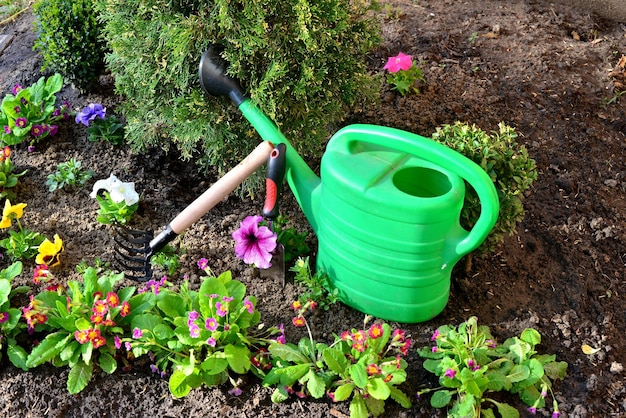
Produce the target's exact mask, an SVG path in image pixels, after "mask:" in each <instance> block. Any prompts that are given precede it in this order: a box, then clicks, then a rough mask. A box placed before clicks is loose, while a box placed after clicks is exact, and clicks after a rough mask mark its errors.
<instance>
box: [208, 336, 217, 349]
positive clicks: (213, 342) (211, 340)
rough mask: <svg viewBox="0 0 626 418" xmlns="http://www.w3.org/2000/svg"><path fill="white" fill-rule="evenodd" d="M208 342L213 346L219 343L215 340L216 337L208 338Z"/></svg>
mask: <svg viewBox="0 0 626 418" xmlns="http://www.w3.org/2000/svg"><path fill="white" fill-rule="evenodd" d="M206 343H207V344H208V345H210V346H211V347H215V345H216V344H217V341H215V338H213V337H210V338H209V339H207V340H206Z"/></svg>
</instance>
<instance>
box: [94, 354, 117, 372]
mask: <svg viewBox="0 0 626 418" xmlns="http://www.w3.org/2000/svg"><path fill="white" fill-rule="evenodd" d="M98 364H99V365H100V368H101V369H102V370H103V371H104V372H105V373H108V374H112V373H113V372H114V371H115V370H117V361H115V359H114V358H113V356H111V355H110V354H109V353H100V358H99V359H98Z"/></svg>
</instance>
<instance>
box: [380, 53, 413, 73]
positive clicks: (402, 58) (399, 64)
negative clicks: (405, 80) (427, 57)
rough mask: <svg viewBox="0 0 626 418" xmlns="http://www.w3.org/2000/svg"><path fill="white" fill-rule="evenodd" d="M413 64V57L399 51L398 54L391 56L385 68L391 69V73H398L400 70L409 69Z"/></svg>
mask: <svg viewBox="0 0 626 418" xmlns="http://www.w3.org/2000/svg"><path fill="white" fill-rule="evenodd" d="M412 65H413V57H412V56H411V55H405V54H403V53H402V52H399V53H398V55H397V56H395V57H389V59H388V60H387V64H385V66H384V67H383V69H384V70H389V72H390V73H397V72H398V71H400V70H403V71H407V70H408V69H410V68H411V66H412Z"/></svg>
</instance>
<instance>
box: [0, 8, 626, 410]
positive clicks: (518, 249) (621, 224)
mask: <svg viewBox="0 0 626 418" xmlns="http://www.w3.org/2000/svg"><path fill="white" fill-rule="evenodd" d="M383 4H384V9H383V12H382V13H381V14H380V19H381V22H382V27H383V30H384V38H385V41H384V44H383V45H382V47H381V48H379V49H378V50H376V51H374V52H373V53H372V54H371V55H370V56H369V57H368V59H369V62H370V66H371V70H372V71H373V72H380V71H382V67H383V65H384V62H385V60H386V57H388V56H391V55H396V54H397V53H398V52H400V51H401V52H404V53H406V54H410V55H413V57H414V59H416V60H417V61H418V62H419V63H420V67H421V68H422V69H423V70H424V76H425V79H426V81H425V83H424V85H423V89H422V93H421V94H419V95H410V96H405V97H402V96H399V95H398V94H396V93H394V92H391V91H390V90H389V88H388V87H386V86H383V87H382V88H381V102H380V103H379V104H378V105H376V106H371V107H367V108H363V109H359V110H358V111H356V112H354V114H352V115H350V117H349V120H348V121H347V122H351V123H352V122H359V123H373V124H379V125H385V126H392V127H395V128H400V129H404V130H407V131H411V132H415V133H418V134H421V135H423V136H429V135H430V134H431V133H432V132H433V131H434V130H435V128H436V127H437V126H440V125H442V124H447V123H453V122H455V121H457V120H458V121H463V122H469V123H474V124H476V125H477V126H479V127H481V128H482V129H484V130H486V131H490V130H493V129H496V127H497V124H498V123H499V122H501V121H502V122H505V123H506V124H508V125H510V126H513V127H515V128H516V130H517V132H518V133H519V134H520V138H518V140H519V142H520V143H522V144H524V145H525V146H526V147H527V148H528V150H529V153H530V154H531V156H532V157H533V158H534V159H535V160H536V162H537V166H538V170H539V177H538V179H537V181H536V182H535V184H534V187H533V188H532V190H531V191H530V192H529V193H527V195H526V196H525V201H524V204H525V208H526V218H525V220H524V221H523V223H522V224H521V225H520V226H519V230H518V233H517V234H516V235H514V236H511V237H509V238H508V239H507V240H506V242H505V243H504V244H503V245H502V246H501V247H500V248H499V249H498V250H497V251H496V252H495V253H493V254H491V255H489V256H487V257H485V258H483V259H475V260H474V262H473V264H472V268H471V271H470V272H469V273H468V274H463V273H461V272H457V273H455V274H454V276H453V280H452V287H451V296H450V301H449V304H448V305H447V307H446V308H445V310H444V311H443V313H441V314H440V315H439V316H437V317H436V318H435V319H433V320H431V321H428V322H427V323H422V324H413V325H408V326H405V328H406V329H408V330H409V332H410V334H411V335H412V337H413V338H414V340H415V344H416V346H418V347H420V346H423V345H427V344H428V338H429V336H430V334H431V333H432V332H433V330H434V329H435V328H437V327H438V326H440V325H443V324H446V323H453V324H458V323H460V322H462V321H464V320H466V319H467V318H468V317H469V316H471V315H476V316H477V317H478V319H479V322H480V323H481V324H484V325H488V326H490V327H491V328H492V330H493V331H494V334H495V335H496V336H497V337H498V338H499V339H501V340H504V339H506V338H508V337H510V336H513V335H514V334H515V333H519V332H520V331H521V330H522V329H523V328H525V327H527V326H532V327H535V328H536V329H537V330H539V331H540V333H541V334H542V336H543V340H542V344H541V345H540V350H541V351H542V352H544V353H552V354H556V355H557V359H558V360H562V361H566V362H567V363H568V364H569V368H568V371H569V375H568V377H567V378H566V380H565V381H563V382H559V383H557V385H556V386H555V393H556V397H557V399H558V400H559V402H560V403H561V409H562V411H563V412H564V415H566V416H569V417H619V416H626V387H625V385H624V383H623V382H624V372H623V371H622V365H623V364H624V363H625V362H626V344H624V335H625V333H626V316H625V315H626V301H625V299H624V297H625V295H626V274H625V270H626V269H625V267H626V247H625V246H624V240H625V238H626V202H625V196H626V179H625V177H626V118H625V116H624V113H625V107H624V103H626V102H625V101H624V99H620V98H619V97H616V93H618V91H619V89H623V88H624V84H623V83H625V78H626V77H625V76H624V68H623V67H620V66H619V60H620V58H621V57H622V55H624V54H626V25H624V24H623V23H618V22H611V21H608V20H603V19H601V18H599V17H597V16H596V15H595V14H593V13H590V12H587V11H584V10H577V9H573V8H571V7H569V6H568V5H566V4H551V3H549V2H544V1H536V0H510V1H506V2H503V1H493V0H474V1H457V0H455V1H452V0H444V1H413V2H411V1H409V0H405V1H403V0H387V1H384V2H383ZM31 21H32V16H31V15H30V13H25V14H24V15H23V16H21V17H20V18H19V19H18V20H17V21H15V22H13V23H10V24H8V25H5V26H4V27H0V32H1V33H4V34H9V35H12V41H11V42H10V43H9V45H8V46H7V48H6V49H5V50H4V52H2V53H1V54H0V92H1V94H2V97H3V96H4V94H6V93H7V92H9V91H10V89H11V87H12V86H13V84H15V83H20V84H22V85H29V84H31V83H32V82H34V81H36V80H37V79H38V78H39V77H40V76H41V73H40V72H39V68H40V64H41V62H40V56H39V55H38V54H36V53H34V52H33V51H32V50H31V47H32V44H33V41H34V38H35V34H34V33H33V32H32V28H31V23H30V22H31ZM102 83H103V85H102V86H101V92H100V93H99V94H92V95H79V94H78V93H77V92H76V91H75V90H73V89H72V88H70V87H67V88H65V89H64V90H63V92H62V94H61V96H63V98H65V99H68V100H70V102H71V104H72V106H73V108H74V109H75V110H79V109H80V108H82V107H83V106H85V105H86V104H88V103H91V102H100V103H103V104H104V105H105V106H108V107H109V108H110V109H114V106H115V104H116V102H117V99H116V97H115V96H114V95H113V94H112V85H111V82H110V81H107V80H105V79H103V80H102ZM107 83H108V84H107ZM619 83H622V84H621V85H619ZM609 101H611V103H609ZM72 157H74V158H76V159H77V160H80V161H82V163H83V166H85V167H87V168H90V169H92V170H94V171H95V172H96V173H97V178H105V177H108V176H109V174H111V173H115V174H116V175H118V176H120V177H121V178H123V180H125V181H135V182H136V187H137V190H138V191H140V193H142V202H143V204H142V212H141V217H140V218H141V222H142V223H143V225H144V226H146V227H147V228H152V229H153V230H155V231H158V230H160V229H161V228H162V227H163V226H164V225H165V224H166V223H167V222H168V221H169V220H171V219H172V218H173V217H174V216H175V215H176V214H178V213H179V212H180V211H181V210H182V209H183V208H184V207H185V206H186V205H187V204H188V203H190V202H191V201H192V200H193V199H194V198H195V197H196V196H198V195H200V194H201V193H202V192H203V191H204V190H205V189H206V188H207V187H208V186H209V185H210V184H211V183H212V182H214V181H215V180H216V179H215V178H214V177H211V176H207V177H206V178H203V177H201V176H199V175H198V174H197V173H196V172H195V169H194V164H193V162H181V161H180V160H178V159H177V158H176V156H175V155H164V154H162V153H160V152H158V151H154V152H151V153H150V154H149V155H133V154H131V153H130V152H128V150H127V149H126V148H125V147H113V146H112V145H110V144H108V143H92V142H89V141H87V139H86V135H85V132H84V130H83V129H82V128H80V127H79V126H77V125H73V124H68V125H67V126H64V127H63V128H62V130H61V132H60V134H59V135H58V136H57V137H55V138H54V139H52V140H50V141H47V142H46V143H44V144H42V145H40V146H38V147H37V150H36V152H34V153H27V152H26V150H25V148H24V149H22V148H18V149H16V150H15V154H14V159H15V162H16V164H17V166H18V168H20V169H28V170H29V171H28V174H27V175H26V176H24V177H23V178H22V181H21V185H20V187H19V190H18V195H19V197H20V199H19V200H20V201H22V202H25V203H27V204H28V206H27V208H26V212H25V216H24V218H23V220H24V224H27V225H29V226H31V229H36V230H37V231H39V232H42V233H44V234H46V235H47V236H49V237H52V235H53V234H55V233H59V234H60V235H61V237H62V238H63V240H64V242H65V243H66V251H65V253H64V256H63V259H62V260H63V264H62V267H61V269H60V270H59V271H57V272H56V274H57V276H60V277H67V278H72V279H76V278H77V273H75V270H74V267H75V265H76V264H77V263H79V262H80V261H81V260H87V261H90V262H91V261H93V260H94V259H95V258H101V259H103V260H110V259H111V254H112V246H113V244H112V242H111V238H110V237H109V234H108V232H107V230H106V228H104V227H103V226H101V225H100V224H98V223H97V222H96V220H95V212H96V210H97V205H96V203H95V201H94V200H93V199H90V198H89V196H88V194H89V192H90V189H91V187H90V185H89V187H86V188H85V189H84V190H78V191H76V192H73V193H67V192H63V191H60V192H54V193H50V192H48V190H47V187H46V186H45V184H44V183H45V180H46V176H47V175H48V174H50V173H52V172H53V171H55V169H56V165H57V164H58V163H60V162H64V161H67V160H69V159H70V158H72ZM284 200H285V201H284V202H283V208H284V213H285V215H287V216H288V217H289V218H290V219H291V220H292V221H293V222H294V225H296V226H297V228H298V229H306V228H308V226H307V224H306V222H305V219H304V217H303V215H302V214H301V213H300V211H299V209H298V207H297V205H296V204H295V203H294V199H293V196H292V195H291V194H290V193H287V195H286V196H285V199H284ZM261 207H262V202H261V201H260V200H259V199H257V200H255V201H251V200H248V199H240V198H238V197H236V196H231V197H229V198H228V199H227V200H225V201H224V202H222V203H220V204H219V205H218V206H217V207H215V208H214V209H213V210H212V211H211V212H210V213H209V214H207V215H206V216H205V217H204V218H203V219H202V220H201V221H199V222H198V223H197V224H195V225H193V226H192V227H191V228H190V229H189V230H188V232H187V233H186V234H184V236H183V238H182V245H183V246H184V248H185V250H186V254H185V255H183V256H182V259H181V265H182V268H181V270H180V271H179V272H178V273H177V274H176V276H175V277H172V280H182V277H183V275H185V274H188V275H189V277H190V280H191V283H192V285H198V284H199V280H200V278H199V276H198V272H197V270H196V269H195V262H196V260H197V259H199V258H200V257H207V258H208V259H209V260H210V266H211V268H212V269H213V270H214V271H216V272H221V271H224V270H231V271H233V273H234V276H235V277H237V278H239V279H240V280H242V281H243V282H244V283H245V284H246V285H247V287H248V291H249V293H251V294H254V295H256V296H257V297H258V298H259V301H260V302H259V308H260V310H261V313H262V317H263V321H264V322H265V323H266V324H278V323H285V324H289V323H290V319H291V314H292V312H291V311H290V309H289V304H290V302H291V301H292V300H294V299H295V298H296V297H297V295H298V292H299V290H298V288H297V287H295V286H294V285H292V284H287V286H286V288H285V289H282V287H281V286H280V285H279V283H276V282H274V281H272V280H269V279H261V278H260V277H259V273H258V271H256V270H254V269H251V268H247V267H246V266H244V265H243V264H242V263H241V262H240V261H238V260H237V259H236V258H235V256H234V254H233V242H232V239H231V238H230V233H231V232H232V231H233V230H234V229H235V228H236V227H237V225H238V224H239V222H240V221H241V220H242V219H243V218H244V217H245V216H246V215H250V214H255V213H259V212H260V209H261ZM311 244H312V248H314V247H315V242H314V239H313V237H311ZM3 263H4V262H3ZM32 268H33V266H29V265H26V268H25V272H24V273H23V277H20V278H18V279H16V284H28V283H29V282H30V277H31V274H32ZM127 284H128V285H129V284H131V282H130V281H129V282H128V283H127ZM362 318H363V315H362V314H361V313H359V312H356V311H355V310H353V309H351V308H349V307H346V306H343V305H341V304H338V305H336V306H335V307H333V308H332V309H331V310H330V311H329V312H328V313H319V314H318V315H317V316H316V317H314V318H313V320H312V322H313V329H314V333H315V334H316V336H317V337H318V338H320V339H323V338H325V337H329V336H330V335H331V334H332V333H333V332H340V331H341V330H343V329H347V328H351V327H358V326H359V324H360V323H361V322H362ZM287 328H288V335H287V337H288V338H289V339H293V340H295V339H297V338H299V336H300V334H299V332H298V331H297V330H295V329H293V328H292V327H290V326H288V327H287ZM289 328H291V329H289ZM583 344H588V345H590V346H592V347H594V348H599V349H600V350H599V351H598V352H597V353H595V354H593V355H586V354H584V353H583V352H582V350H581V346H582V345H583ZM409 363H410V366H409V379H408V382H407V383H406V384H405V386H404V387H403V389H404V390H405V392H407V393H412V394H414V393H415V392H416V391H417V389H418V388H419V387H421V386H424V385H432V384H434V383H435V381H434V380H433V378H432V377H431V376H429V375H428V374H427V373H425V372H424V371H423V370H422V368H421V361H420V359H419V358H418V356H417V355H416V354H415V353H413V354H411V356H410V357H409ZM67 373H68V371H67V370H66V369H56V368H53V367H52V366H41V367H39V368H36V369H34V370H31V371H29V372H23V371H21V370H17V369H15V368H14V367H13V366H11V365H10V364H8V363H7V362H5V363H4V364H3V365H2V370H0V399H2V401H1V402H0V416H4V417H43V416H46V417H47V416H50V417H83V416H106V417H113V416H132V417H139V416H158V417H182V416H207V417H225V416H228V417H244V416H247V417H253V416H254V417H264V416H277V417H288V416H304V417H327V416H335V417H343V416H347V415H349V411H348V405H347V404H341V403H340V404H332V403H330V402H329V401H326V400H323V401H314V400H292V401H288V402H286V403H284V404H280V405H274V404H272V403H271V401H270V393H271V390H270V389H267V388H263V387H262V386H261V385H260V384H259V381H258V380H257V379H256V378H254V377H252V376H246V377H244V380H245V381H244V384H243V388H244V389H245V391H244V394H243V395H242V396H240V397H232V396H230V395H228V394H227V392H226V390H227V389H224V388H215V389H207V388H203V389H198V390H194V391H192V393H191V394H190V395H189V396H187V397H186V398H184V399H181V400H177V399H173V398H172V397H171V395H170V394H169V391H168V387H167V381H165V380H160V379H159V378H157V377H156V376H155V375H152V374H151V373H150V372H149V370H143V369H139V370H132V371H131V372H128V373H125V372H116V373H115V374H113V375H111V376H109V375H106V374H104V373H101V374H98V375H97V376H96V377H95V378H94V379H93V381H92V382H91V383H90V384H89V386H88V387H87V388H86V389H85V390H84V391H83V392H81V393H80V394H78V395H75V396H71V395H69V394H68V393H67V391H66V388H65V381H66V378H67ZM505 400H506V401H508V402H511V403H512V404H513V405H515V406H516V407H517V408H518V409H519V410H520V413H521V414H522V416H525V415H526V414H527V412H526V410H525V408H524V405H523V404H521V403H519V402H517V401H515V400H514V399H513V398H506V399H505ZM386 409H387V411H386V412H385V414H384V416H386V417H396V416H400V417H402V416H404V417H409V416H411V417H413V416H433V417H438V416H444V415H445V412H444V411H437V410H433V409H432V408H431V407H430V406H429V405H428V401H427V400H423V401H421V402H417V401H416V402H415V403H414V406H413V408H412V409H411V410H404V409H402V408H400V407H398V406H397V405H395V404H394V403H393V402H391V401H390V402H389V403H388V404H387V408H386ZM546 413H547V412H546Z"/></svg>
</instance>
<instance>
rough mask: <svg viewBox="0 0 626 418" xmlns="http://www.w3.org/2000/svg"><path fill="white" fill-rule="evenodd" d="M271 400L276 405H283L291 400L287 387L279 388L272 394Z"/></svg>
mask: <svg viewBox="0 0 626 418" xmlns="http://www.w3.org/2000/svg"><path fill="white" fill-rule="evenodd" d="M271 399H272V402H274V403H281V402H284V401H286V400H287V399H289V393H287V389H286V388H285V386H279V387H277V388H276V389H275V390H274V392H273V393H272V396H271Z"/></svg>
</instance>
